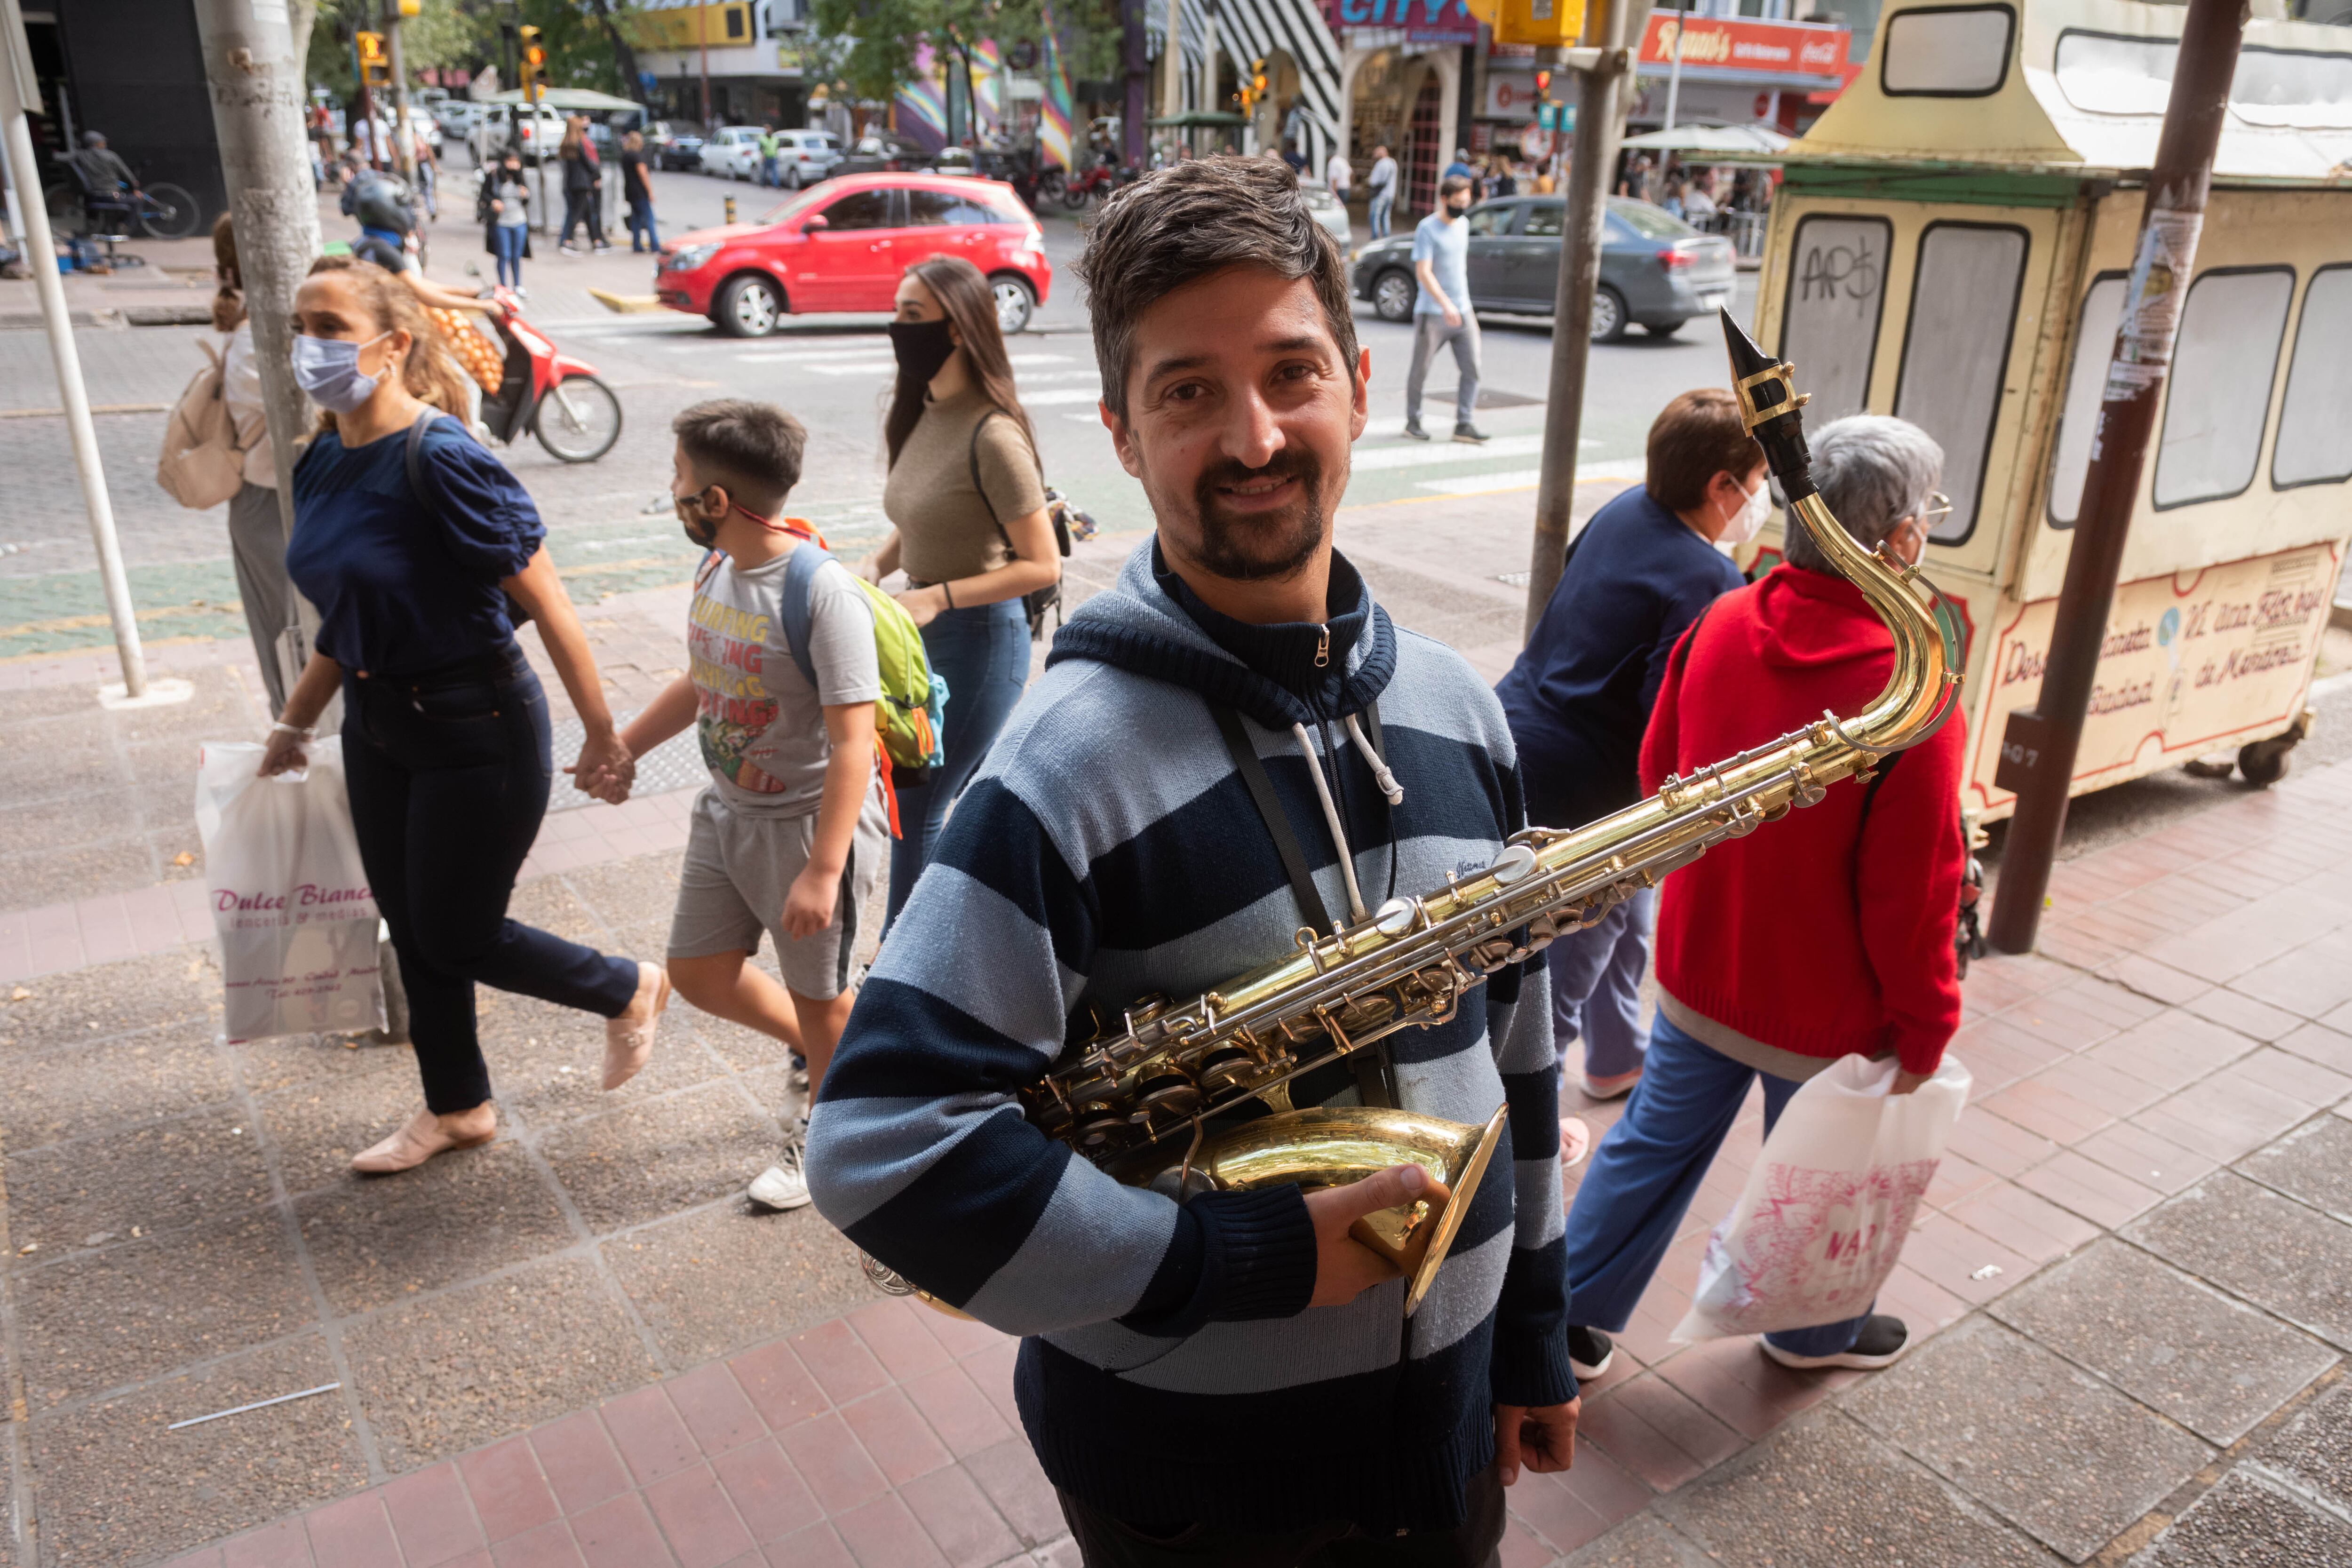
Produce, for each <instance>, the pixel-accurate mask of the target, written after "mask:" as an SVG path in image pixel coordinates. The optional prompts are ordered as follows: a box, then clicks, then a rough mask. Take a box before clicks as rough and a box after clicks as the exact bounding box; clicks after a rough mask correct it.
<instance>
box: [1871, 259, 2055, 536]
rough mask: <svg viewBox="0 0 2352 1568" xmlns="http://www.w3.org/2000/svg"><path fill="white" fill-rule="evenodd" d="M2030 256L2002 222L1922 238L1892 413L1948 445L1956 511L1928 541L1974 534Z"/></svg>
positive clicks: (1947, 487) (1947, 477)
mask: <svg viewBox="0 0 2352 1568" xmlns="http://www.w3.org/2000/svg"><path fill="white" fill-rule="evenodd" d="M2025 252H2026V237H2025V231H2024V230H2023V229H2021V228H2015V227H2011V226H2008V225H2005V224H2004V225H1994V224H1973V223H1931V224H1929V225H1928V226H1927V230H1926V232H1924V233H1922V234H1921V235H1920V236H1919V265H1918V267H1917V268H1916V271H1915V272H1914V274H1913V276H1912V279H1911V324H1910V327H1909V329H1908V331H1907V332H1906V335H1905V337H1904V341H1903V374H1902V375H1901V377H1900V378H1899V379H1898V380H1897V381H1896V383H1895V414H1896V415H1897V416H1899V417H1901V418H1905V419H1908V420H1910V421H1911V422H1912V423H1913V424H1915V425H1916V426H1919V427H1920V428H1921V429H1923V430H1925V431H1927V434H1928V435H1930V436H1933V437H1935V438H1936V440H1937V444H1938V445H1939V446H1941V447H1943V448H1944V482H1943V484H1942V486H1941V487H1940V488H1941V489H1942V490H1943V492H1944V493H1945V494H1946V495H1948V496H1949V497H1951V498H1952V510H1951V515H1950V516H1948V517H1947V518H1945V519H1944V521H1941V522H1939V523H1937V525H1936V529H1935V531H1934V532H1933V533H1931V534H1929V535H1928V538H1930V539H1931V540H1933V541H1935V542H1937V543H1938V544H1958V543H1960V542H1962V541H1964V540H1966V539H1967V538H1968V537H1969V534H1971V533H1973V532H1975V531H1976V526H1977V509H1978V507H1979V504H1981V502H1982V500H1983V499H1984V498H1983V490H1984V475H1985V459H1986V458H1987V456H1988V455H1990V452H1991V450H1992V428H1993V421H1994V419H1995V418H1996V417H1997V416H1999V415H2000V394H2001V380H2002V377H2003V376H2004V375H2005V374H2007V373H2008V370H2009V343H2010V339H2011V337H2012V336H2014V335H2015V333H2016V330H2017V300H2018V295H2019V293H2020V291H2021V289H2022V287H2023V285H2024V281H2025Z"/></svg>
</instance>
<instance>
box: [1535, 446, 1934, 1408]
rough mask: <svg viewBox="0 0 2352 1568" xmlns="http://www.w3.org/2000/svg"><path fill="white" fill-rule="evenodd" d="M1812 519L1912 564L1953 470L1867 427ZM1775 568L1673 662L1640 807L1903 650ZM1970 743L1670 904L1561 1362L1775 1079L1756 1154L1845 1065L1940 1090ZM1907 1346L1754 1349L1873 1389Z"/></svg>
mask: <svg viewBox="0 0 2352 1568" xmlns="http://www.w3.org/2000/svg"><path fill="white" fill-rule="evenodd" d="M1812 458H1813V470H1812V471H1813V478H1814V480H1815V481H1816V482H1817V483H1818V484H1819V485H1820V487H1821V491H1822V500H1825V501H1826V502H1828V503H1829V508H1830V510H1832V512H1834V513H1836V514H1837V517H1838V520H1839V521H1841V522H1843V524H1844V525H1845V529H1846V531H1847V532H1849V533H1851V534H1853V537H1854V538H1855V539H1857V540H1859V541H1860V542H1862V543H1864V545H1874V544H1877V543H1878V542H1881V541H1882V540H1883V541H1885V542H1887V543H1888V545H1889V546H1891V548H1892V549H1893V550H1894V552H1895V554H1897V555H1899V556H1901V557H1902V558H1903V559H1904V560H1906V561H1910V562H1915V563H1916V561H1917V560H1918V559H1919V556H1920V554H1921V552H1923V551H1924V550H1925V549H1926V547H1927V531H1928V530H1929V529H1930V528H1932V527H1933V526H1934V524H1935V521H1936V520H1937V517H1939V516H1941V515H1942V511H1941V510H1938V509H1939V508H1942V509H1943V510H1948V505H1947V503H1944V502H1943V499H1942V498H1941V497H1940V496H1937V495H1936V494H1935V489H1934V487H1935V485H1936V482H1937V479H1938V478H1939V476H1940V474H1941V471H1942V468H1943V460H1944V455H1943V451H1942V449H1941V448H1940V447H1937V445H1936V443H1935V441H1934V440H1932V439H1931V438H1930V437H1928V436H1927V432H1925V431H1924V430H1921V429H1920V428H1919V427H1918V426H1916V425H1913V424H1910V423H1909V422H1907V421H1906V420H1901V419H1893V418H1888V417H1885V416H1880V415H1857V416H1853V417H1852V418H1848V419H1841V420H1838V421H1836V422H1835V423H1833V424H1832V425H1829V426H1825V427H1824V428H1823V429H1822V432H1821V434H1820V435H1819V436H1818V437H1816V438H1815V439H1814V441H1813V443H1812ZM1894 662H1895V645H1894V639H1893V637H1892V636H1891V635H1890V634H1889V633H1888V631H1887V629H1886V626H1885V623H1883V622H1881V621H1880V620H1879V618H1878V617H1877V616H1876V615H1874V613H1873V612H1872V611H1871V609H1870V607H1869V606H1868V605H1866V604H1865V603H1864V600H1863V597H1862V594H1861V592H1860V591H1859V590H1858V589H1856V588H1855V587H1854V586H1853V584H1851V583H1849V582H1847V581H1846V580H1845V579H1844V578H1843V577H1842V576H1840V575H1839V574H1837V572H1836V571H1835V569H1834V568H1832V566H1831V565H1830V564H1829V563H1828V562H1827V561H1826V560H1825V559H1824V558H1823V557H1822V555H1821V553H1820V552H1819V551H1818V550H1816V549H1815V548H1814V546H1813V543H1812V541H1811V539H1810V538H1808V537H1807V536H1806V534H1805V532H1804V531H1803V529H1802V527H1801V526H1792V527H1791V529H1790V539H1789V542H1788V559H1787V561H1786V562H1785V563H1783V564H1781V565H1780V566H1777V567H1775V568H1773V569H1772V570H1771V571H1770V572H1769V573H1767V574H1765V575H1764V576H1763V577H1762V578H1761V579H1759V581H1758V582H1756V583H1754V584H1750V585H1749V586H1748V587H1746V588H1743V589H1740V590H1739V591H1738V592H1737V593H1733V594H1727V595H1724V596H1723V597H1722V598H1720V599H1718V600H1717V601H1716V602H1715V604H1714V605H1713V606H1712V607H1711V608H1710V609H1709V610H1708V611H1707V612H1706V615H1705V616H1702V617H1701V618H1700V619H1699V620H1698V621H1697V622H1696V624H1694V625H1693V626H1692V627H1691V630H1690V631H1689V633H1688V634H1687V635H1685V637H1684V638H1683V640H1682V641H1681V643H1680V644H1679V645H1677V647H1675V653H1674V655H1673V657H1672V658H1671V659H1670V660H1669V661H1668V664H1667V668H1666V675H1665V679H1664V683H1663V684H1662V686H1661V687H1660V689H1659V692H1658V700H1657V705H1656V707H1655V708H1654V710H1652V713H1651V716H1650V727H1649V731H1648V732H1647V734H1646V735H1645V736H1644V737H1643V742H1642V761H1641V774H1642V787H1643V791H1644V792H1645V793H1654V792H1655V791H1656V789H1657V787H1658V784H1659V781H1660V780H1661V779H1662V778H1664V776H1665V775H1666V774H1667V773H1682V774H1685V775H1687V774H1689V773H1691V772H1692V771H1694V770H1695V769H1696V768H1699V767H1703V766H1705V765H1706V763H1713V762H1719V761H1721V760H1722V759H1723V758H1725V757H1727V756H1730V755H1732V754H1733V753H1735V752H1738V751H1740V750H1742V749H1744V748H1746V747H1748V746H1753V745H1757V744H1759V743H1760V742H1765V741H1769V740H1771V739H1773V738H1774V737H1776V736H1780V735H1784V734H1787V733H1788V732H1789V731H1792V730H1797V729H1801V728H1802V727H1803V726H1804V725H1806V724H1807V723H1810V722H1811V721H1813V720H1816V719H1818V718H1820V717H1821V715H1822V710H1823V709H1828V710H1832V711H1833V712H1837V713H1840V714H1846V713H1853V712H1857V711H1859V710H1861V709H1863V708H1864V707H1865V706H1867V705H1868V704H1869V702H1870V700H1872V699H1873V698H1874V697H1876V696H1877V695H1878V693H1879V692H1880V690H1881V689H1884V688H1885V684H1886V680H1887V677H1888V675H1889V673H1890V672H1891V671H1892V669H1893V668H1894ZM1964 731H1965V726H1964V725H1963V724H1962V722H1961V721H1960V719H1959V718H1958V715H1957V714H1956V715H1954V717H1953V719H1952V720H1951V721H1950V722H1948V723H1947V724H1946V725H1945V726H1944V727H1943V728H1942V729H1941V730H1939V731H1937V733H1936V734H1935V735H1934V736H1933V737H1932V738H1930V739H1929V740H1927V742H1923V743H1922V744H1920V745H1918V746H1916V747H1914V748H1912V749H1911V750H1910V751H1907V752H1899V753H1897V754H1896V755H1895V756H1894V757H1892V758H1890V759H1888V761H1887V762H1886V763H1883V764H1881V766H1880V768H1879V770H1878V773H1877V776H1876V777H1875V778H1874V779H1872V780H1871V781H1869V782H1868V783H1859V782H1853V781H1848V782H1844V783H1841V784H1833V785H1832V786H1831V787H1830V791H1829V795H1828V797H1827V798H1826V799H1824V800H1823V801H1822V802H1821V804H1819V805H1814V806H1811V807H1808V808H1807V809H1805V810H1802V811H1797V812H1792V813H1790V815H1789V816H1786V817H1785V818H1783V819H1782V820H1780V821H1779V822H1776V823H1772V824H1769V826H1764V827H1761V828H1759V829H1758V830H1757V831H1756V832H1755V833H1753V834H1750V835H1749V836H1748V837H1745V838H1738V839H1734V840H1732V841H1731V842H1730V843H1727V844H1724V845H1721V846H1718V847H1716V848H1715V849H1712V850H1710V851H1708V852H1707V854H1706V856H1705V857H1704V858H1701V859H1700V860H1698V861H1697V862H1696V863H1695V864H1693V865H1690V866H1687V867H1685V868H1683V869H1682V870H1679V871H1676V872H1675V873H1674V874H1673V875H1672V876H1670V877H1668V878H1667V879H1666V881H1665V885H1664V889H1663V890H1662V891H1661V893H1660V896H1659V903H1658V934H1657V968H1656V973H1657V981H1658V1016H1657V1019H1656V1022H1655V1024H1654V1026H1653V1027H1652V1030H1651V1036H1650V1047H1649V1053H1648V1057H1647V1059H1646V1065H1645V1067H1644V1069H1643V1079H1642V1081H1641V1084H1640V1086H1639V1087H1638V1088H1636V1089H1635V1090H1634V1092H1633V1098H1632V1100H1629V1101H1627V1103H1626V1107H1625V1114H1624V1116H1623V1118H1622V1120H1620V1121H1618V1123H1617V1124H1616V1126H1614V1127H1612V1129H1610V1131H1609V1133H1608V1135H1607V1136H1606V1137H1605V1138H1603V1139H1602V1140H1601V1146H1600V1148H1599V1149H1598V1150H1596V1151H1595V1152H1594V1153H1593V1156H1592V1168H1591V1171H1590V1172H1589V1173H1587V1174H1586V1176H1585V1178H1584V1182H1583V1184H1582V1185H1581V1186H1580V1187H1579V1188H1578V1189H1577V1194H1576V1203H1575V1205H1574V1206H1573V1208H1572V1209H1571V1210H1570V1214H1569V1217H1568V1234H1567V1244H1568V1268H1569V1281H1570V1292H1571V1294H1570V1321H1571V1322H1573V1323H1576V1324H1579V1325H1582V1326H1581V1327H1580V1328H1571V1329H1570V1331H1569V1333H1570V1349H1571V1351H1572V1352H1576V1353H1577V1357H1578V1359H1579V1360H1580V1361H1581V1362H1584V1363H1587V1364H1593V1358H1592V1355H1591V1354H1587V1353H1585V1352H1596V1353H1598V1354H1599V1355H1600V1356H1601V1359H1602V1362H1603V1363H1605V1361H1606V1357H1607V1354H1608V1352H1609V1348H1610V1347H1609V1345H1608V1343H1607V1340H1606V1334H1607V1332H1610V1331H1618V1330H1622V1328H1623V1327H1624V1326H1625V1322H1626V1320H1627V1319H1628V1318H1629V1317H1630V1316H1631V1315H1632V1313H1633V1306H1634V1303H1635V1302H1636V1301H1638V1300H1640V1299H1641V1295H1642V1292H1643V1289H1645V1288H1646V1287H1647V1286H1648V1284H1649V1282H1650V1276H1651V1275H1652V1274H1653V1273H1654V1272H1655V1270H1656V1268H1657V1266H1658V1263H1659V1260H1660V1259H1661V1258H1664V1256H1665V1252H1666V1247H1667V1245H1668V1244H1669V1243H1670V1242H1672V1241H1673V1239H1674V1236H1675V1230H1676V1229H1677V1228H1678V1227H1679V1226H1681V1223H1682V1218H1683V1215H1684V1214H1685V1211H1686V1210H1688V1208H1689V1207H1690V1202H1691V1198H1692V1196H1693V1194H1696V1192H1697V1190H1698V1184H1699V1182H1700V1180H1701V1179H1702V1178H1703V1177H1704V1176H1705V1175H1706V1169H1707V1166H1708V1165H1709V1163H1712V1162H1713V1160H1714V1158H1715V1152H1716V1150H1717V1148H1718V1147H1720V1146H1721V1144H1722V1142H1723V1139H1724V1135H1725V1134H1726V1133H1727V1132H1728V1131H1730V1129H1731V1123H1732V1121H1733V1120H1734V1118H1736V1117H1737V1116H1738V1112H1739V1107H1740V1105H1741V1103H1742V1102H1743V1101H1744V1100H1746V1099H1747V1097H1748V1085H1749V1084H1750V1082H1751V1081H1752V1080H1754V1079H1756V1078H1757V1077H1759V1075H1760V1076H1761V1077H1762V1078H1763V1080H1764V1116H1765V1126H1766V1128H1767V1130H1768V1131H1769V1128H1770V1126H1771V1124H1772V1122H1773V1121H1775V1120H1777V1119H1778V1118H1779V1116H1780V1108H1781V1107H1782V1106H1784V1105H1786V1104H1787V1103H1788V1100H1789V1097H1790V1095H1792V1094H1794V1093H1795V1092H1796V1090H1797V1087H1798V1085H1799V1084H1801V1082H1803V1081H1804V1080H1805V1079H1809V1078H1811V1076H1812V1075H1813V1074H1815V1073H1817V1072H1819V1071H1821V1070H1822V1068H1826V1067H1828V1066H1829V1065H1830V1063H1831V1062H1832V1061H1834V1060H1836V1059H1837V1058H1839V1057H1842V1056H1844V1055H1846V1054H1847V1053H1849V1052H1856V1053H1859V1054H1861V1055H1863V1056H1866V1057H1871V1058H1885V1057H1888V1056H1892V1057H1894V1058H1895V1061H1896V1065H1897V1068H1898V1069H1899V1071H1898V1074H1897V1077H1896V1079H1895V1091H1896V1092H1897V1093H1908V1092H1909V1091H1910V1090H1911V1089H1915V1088H1916V1087H1917V1086H1918V1085H1919V1084H1921V1083H1922V1082H1924V1081H1926V1080H1927V1078H1928V1077H1929V1076H1930V1075H1931V1074H1933V1073H1934V1072H1935V1070H1936V1066H1937V1063H1938V1062H1939V1061H1940V1060H1941V1059H1942V1058H1943V1054H1944V1046H1945V1043H1946V1042H1947V1041H1948V1040H1949V1039H1950V1038H1951V1036H1952V1031H1953V1030H1954V1029H1955V1028H1957V1027H1958V1025H1959V1021H1960V990H1959V981H1958V975H1957V973H1956V972H1955V970H1956V966H1955V963H1954V955H1953V947H1952V936H1953V927H1954V924H1955V921H1956V920H1957V917H1958V909H1959V883H1960V874H1961V869H1962V866H1963V862H1964V860H1965V858H1966V851H1965V849H1964V848H1963V847H1962V844H1961V840H1960V819H1959V785H1960V759H1961V754H1962V752H1963V749H1964V744H1965V739H1966V737H1965V732H1964ZM1905 1342H1906V1331H1905V1329H1904V1326H1903V1324H1902V1322H1901V1321H1899V1320H1897V1319H1895V1318H1892V1317H1886V1316H1883V1315H1874V1314H1870V1313H1867V1312H1865V1314H1864V1316H1862V1317H1859V1318H1852V1319H1848V1320H1846V1321H1843V1322H1837V1323H1828V1324H1823V1325H1822V1326H1820V1327H1817V1328H1811V1329H1800V1330H1794V1331H1787V1332H1780V1333H1773V1334H1768V1335H1766V1336H1765V1337H1764V1341H1763V1348H1764V1352H1765V1353H1766V1354H1768V1355H1769V1356H1771V1357H1772V1358H1773V1359H1774V1360H1776V1361H1778V1362H1780V1363H1782V1364H1783V1365H1786V1366H1794V1367H1817V1366H1858V1367H1871V1366H1884V1365H1885V1364H1886V1363H1888V1362H1891V1361H1893V1360H1894V1359H1895V1357H1896V1356H1897V1355H1899V1354H1901V1353H1902V1351H1903V1346H1904V1343H1905Z"/></svg>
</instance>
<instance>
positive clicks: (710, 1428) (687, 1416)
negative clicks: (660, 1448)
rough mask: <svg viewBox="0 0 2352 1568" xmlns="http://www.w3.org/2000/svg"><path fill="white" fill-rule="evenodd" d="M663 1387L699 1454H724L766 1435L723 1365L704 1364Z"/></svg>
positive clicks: (765, 1428) (764, 1426)
mask: <svg viewBox="0 0 2352 1568" xmlns="http://www.w3.org/2000/svg"><path fill="white" fill-rule="evenodd" d="M663 1387H664V1388H666V1389H667V1391H668V1394H669V1402H670V1404H671V1405H672V1406H673V1407H674V1408H676V1410H677V1415H678V1419H679V1420H681V1421H683V1422H685V1423H686V1429H687V1431H688V1432H689V1433H690V1434H692V1435H693V1437H694V1442H695V1447H698V1448H699V1449H700V1450H701V1451H702V1452H703V1453H706V1454H711V1455H719V1454H724V1453H727V1452H729V1451H730V1450H732V1449H735V1448H740V1447H742V1446H743V1445H744V1444H746V1443H751V1442H757V1441H758V1440H759V1439H760V1438H761V1437H764V1436H767V1435H768V1428H767V1424H766V1423H765V1422H763V1421H761V1419H760V1414H759V1412H758V1411H756V1410H753V1409H752V1408H751V1401H750V1400H748V1399H746V1398H744V1397H743V1389H742V1386H741V1385H740V1384H738V1383H737V1382H736V1381H735V1374H734V1373H731V1372H730V1371H728V1370H727V1363H725V1362H718V1361H714V1362H705V1363H703V1364H702V1365H700V1366H698V1367H696V1368H695V1369H694V1370H693V1371H692V1372H688V1373H681V1374H680V1375H678V1376H677V1377H673V1378H671V1379H670V1380H669V1381H668V1382H667V1384H663Z"/></svg>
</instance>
